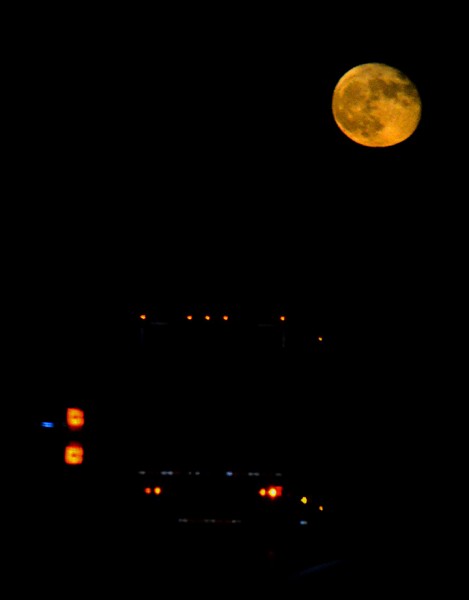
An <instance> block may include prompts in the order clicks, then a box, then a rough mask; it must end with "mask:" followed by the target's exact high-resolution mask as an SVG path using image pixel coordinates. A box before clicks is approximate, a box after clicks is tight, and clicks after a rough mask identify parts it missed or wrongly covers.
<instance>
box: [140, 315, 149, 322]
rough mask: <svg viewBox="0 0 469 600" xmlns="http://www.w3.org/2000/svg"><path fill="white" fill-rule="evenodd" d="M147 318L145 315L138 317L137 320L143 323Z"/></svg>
mask: <svg viewBox="0 0 469 600" xmlns="http://www.w3.org/2000/svg"><path fill="white" fill-rule="evenodd" d="M146 318H147V315H140V317H139V319H141V320H142V321H145V319H146Z"/></svg>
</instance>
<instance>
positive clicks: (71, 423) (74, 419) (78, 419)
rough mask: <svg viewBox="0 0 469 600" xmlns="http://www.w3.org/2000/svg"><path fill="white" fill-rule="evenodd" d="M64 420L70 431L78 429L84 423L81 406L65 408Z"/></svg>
mask: <svg viewBox="0 0 469 600" xmlns="http://www.w3.org/2000/svg"><path fill="white" fill-rule="evenodd" d="M66 421H67V427H68V428H69V429H70V431H80V429H82V428H83V425H84V424H85V413H84V411H83V410H82V409H81V408H67V417H66Z"/></svg>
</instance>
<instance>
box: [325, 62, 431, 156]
mask: <svg viewBox="0 0 469 600" xmlns="http://www.w3.org/2000/svg"><path fill="white" fill-rule="evenodd" d="M332 114H333V116H334V120H335V122H336V124H337V126H338V127H339V129H340V130H341V131H342V132H343V133H344V134H345V135H346V136H347V137H349V138H350V139H351V140H353V141H354V142H356V143H357V144H361V145H362V146H370V147H386V146H394V145H395V144H399V143H401V142H403V141H404V140H406V139H407V138H409V137H410V136H411V135H412V134H413V133H414V131H415V130H416V129H417V126H418V124H419V122H420V118H421V114H422V102H421V99H420V95H419V93H418V90H417V88H416V86H415V84H414V83H413V82H412V81H411V80H410V79H409V78H408V77H407V76H406V75H405V74H404V73H402V72H401V71H400V70H399V69H396V68H394V67H390V66H389V65H385V64H382V63H366V64H362V65H358V66H356V67H354V68H353V69H350V70H349V71H347V72H346V73H345V74H344V75H343V76H342V77H341V78H340V79H339V81H338V83H337V85H336V87H335V89H334V92H333V94H332Z"/></svg>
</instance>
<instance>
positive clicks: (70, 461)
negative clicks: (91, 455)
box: [64, 442, 84, 465]
mask: <svg viewBox="0 0 469 600" xmlns="http://www.w3.org/2000/svg"><path fill="white" fill-rule="evenodd" d="M83 458H84V451H83V446H82V445H81V444H80V443H79V442H70V443H69V444H67V446H65V453H64V461H65V464H66V465H81V464H82V463H83Z"/></svg>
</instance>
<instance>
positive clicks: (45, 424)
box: [41, 421, 55, 429]
mask: <svg viewBox="0 0 469 600" xmlns="http://www.w3.org/2000/svg"><path fill="white" fill-rule="evenodd" d="M41 427H44V428H45V429H52V428H54V427H55V425H54V423H52V421H42V423H41Z"/></svg>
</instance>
